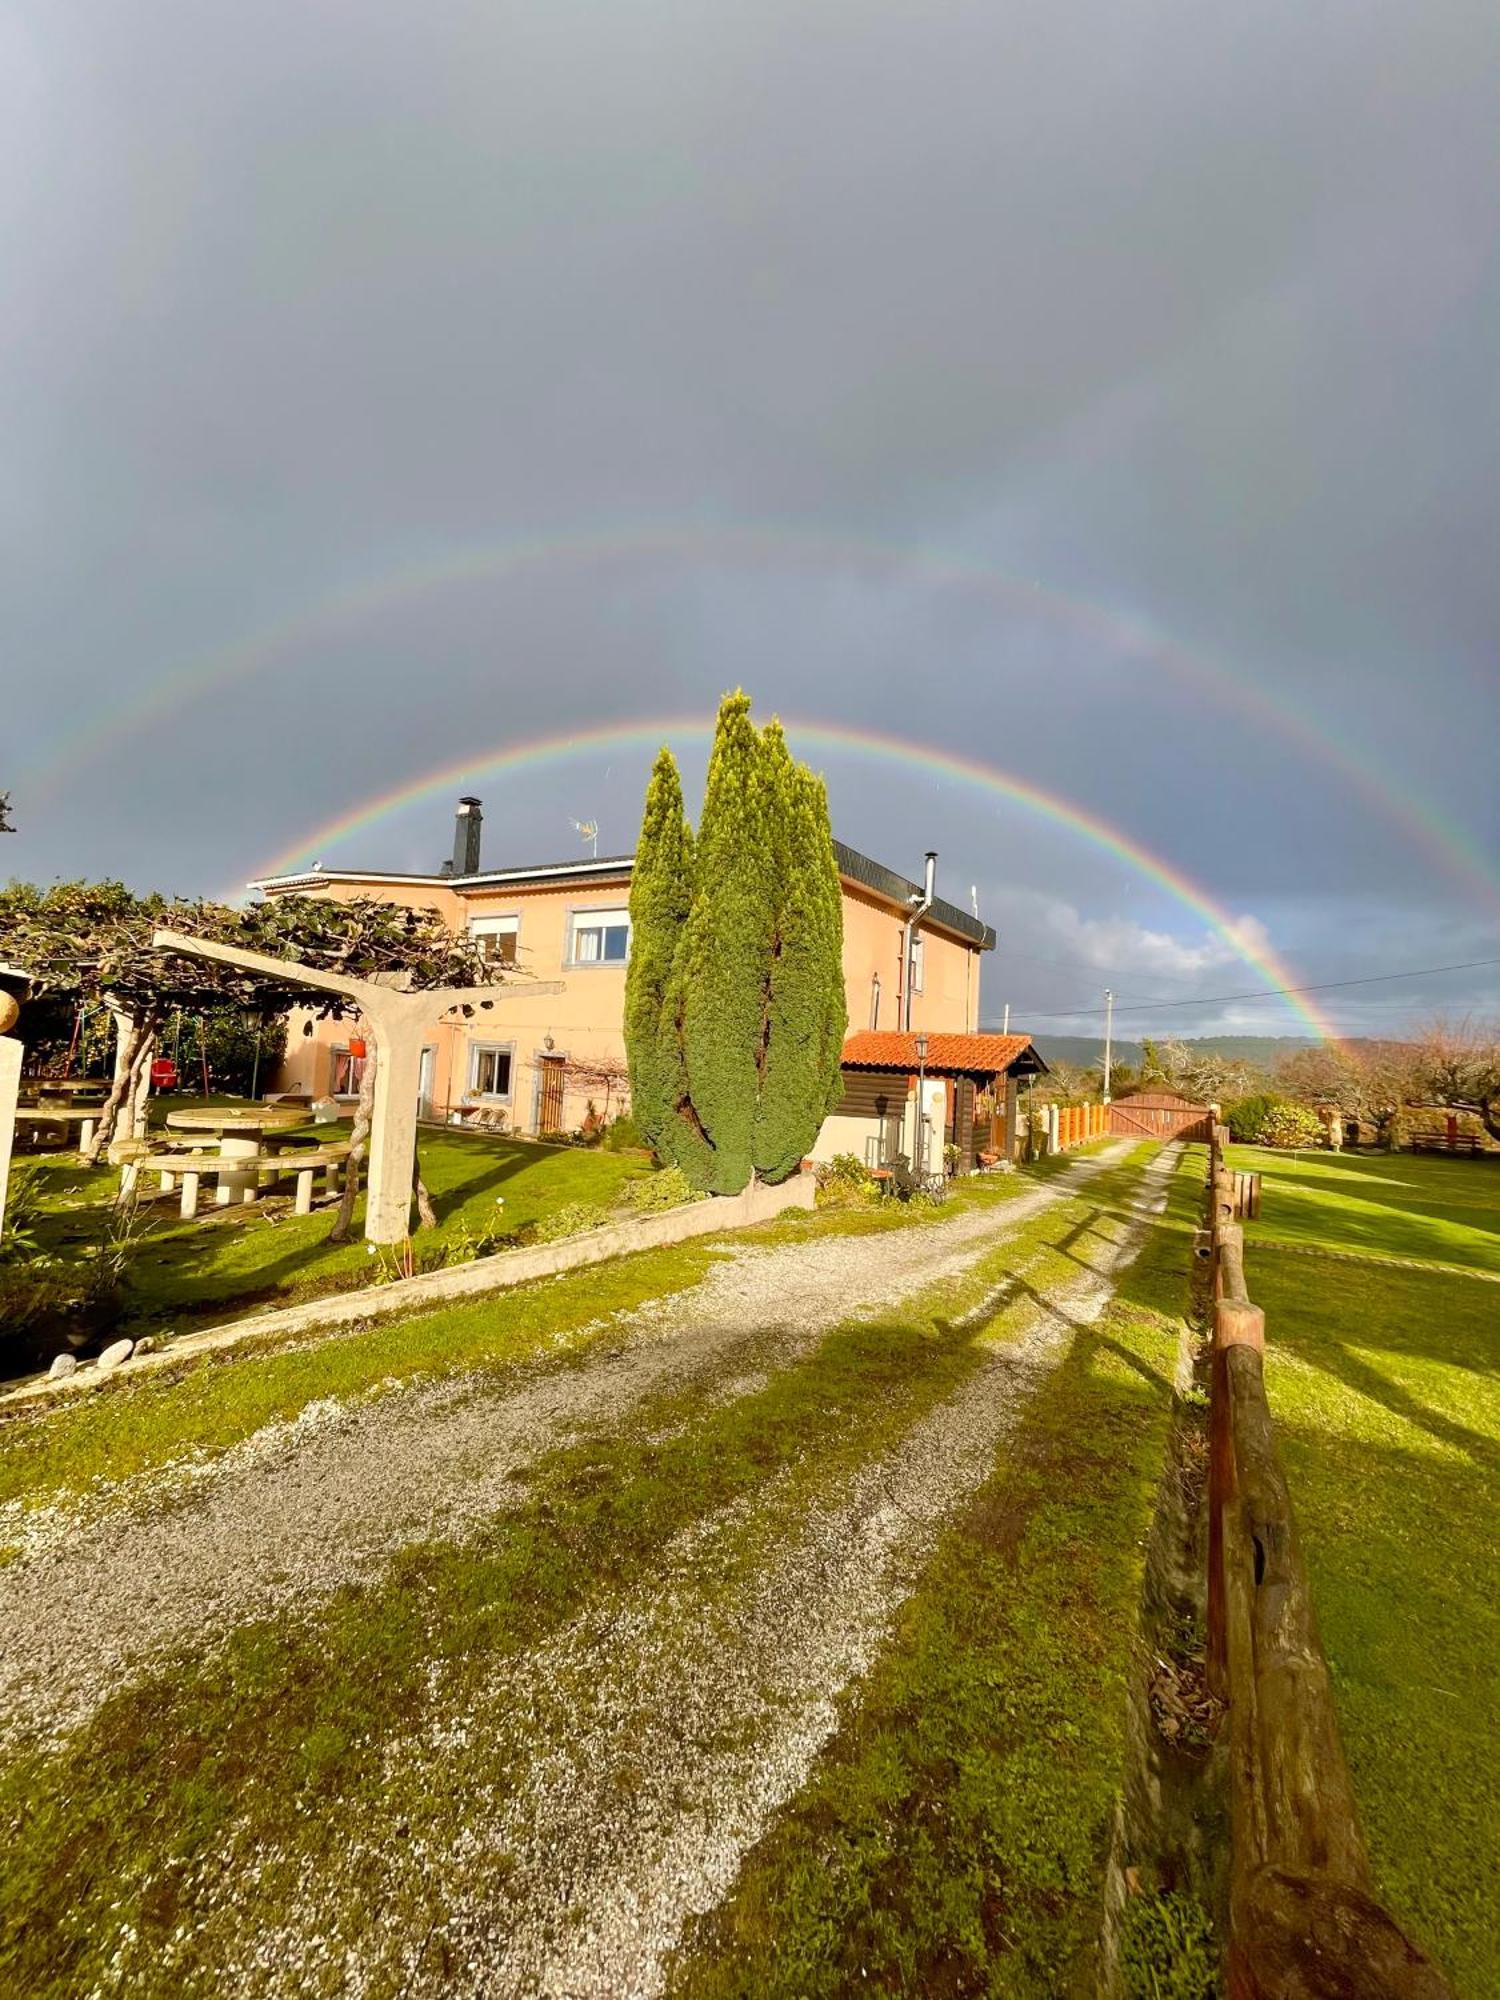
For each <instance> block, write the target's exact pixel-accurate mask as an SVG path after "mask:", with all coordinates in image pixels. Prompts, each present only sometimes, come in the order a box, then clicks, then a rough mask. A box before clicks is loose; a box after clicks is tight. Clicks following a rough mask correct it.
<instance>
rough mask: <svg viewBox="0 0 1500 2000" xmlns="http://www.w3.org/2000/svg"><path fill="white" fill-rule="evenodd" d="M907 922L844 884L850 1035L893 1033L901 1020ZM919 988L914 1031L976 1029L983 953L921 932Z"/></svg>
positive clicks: (914, 998) (954, 940) (933, 933)
mask: <svg viewBox="0 0 1500 2000" xmlns="http://www.w3.org/2000/svg"><path fill="white" fill-rule="evenodd" d="M905 931H906V920H905V918H904V917H901V916H898V915H897V914H896V912H895V911H894V910H892V909H891V908H890V906H889V904H886V903H882V902H880V901H879V900H878V898H876V897H874V896H871V895H867V894H866V893H865V892H864V891H863V890H861V889H858V888H854V887H851V886H850V885H849V884H848V883H845V885H844V993H845V997H846V999H847V1001H848V1005H849V1032H850V1034H855V1033H856V1032H857V1031H858V1030H859V1029H861V1028H874V1027H879V1028H888V1029H896V1028H900V1027H901V1026H902V1019H901V995H902V990H903V988H902V979H901V946H902V941H903V938H904V936H905ZM921 936H922V938H923V966H922V990H921V992H920V993H914V994H913V996H912V1010H911V1025H912V1029H913V1031H915V1030H917V1029H918V1028H926V1029H928V1030H930V1031H933V1032H936V1031H937V1030H939V1029H946V1030H947V1032H948V1033H950V1034H954V1033H964V1032H967V1031H969V1030H971V1029H974V1028H977V1027H978V1025H979V967H980V963H981V954H980V953H979V952H977V951H974V950H972V949H971V948H970V947H969V946H968V945H966V944H963V943H962V942H960V940H959V939H957V938H953V937H949V936H947V935H946V934H945V933H943V932H941V931H925V932H922V933H921ZM877 973H878V974H879V975H880V1019H879V1020H878V1021H876V1020H874V1019H873V1018H872V1010H871V1002H872V999H873V994H874V977H875V975H876V974H877Z"/></svg>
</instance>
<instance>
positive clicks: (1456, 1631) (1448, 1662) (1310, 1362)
mask: <svg viewBox="0 0 1500 2000" xmlns="http://www.w3.org/2000/svg"><path fill="white" fill-rule="evenodd" d="M1230 1157H1231V1162H1232V1164H1234V1165H1236V1166H1254V1167H1257V1168H1259V1169H1260V1170H1261V1171H1262V1172H1263V1173H1264V1174H1265V1181H1264V1205H1263V1212H1262V1217H1261V1220H1260V1222H1259V1223H1258V1224H1251V1225H1250V1227H1249V1229H1248V1231H1247V1244H1246V1271H1247V1276H1248V1280H1249V1285H1250V1292H1251V1296H1252V1297H1253V1298H1254V1299H1255V1300H1256V1302H1257V1304H1259V1305H1261V1306H1262V1307H1264V1309H1265V1313H1266V1348H1267V1357H1268V1359H1267V1381H1268V1387H1269V1391H1270V1396H1271V1402H1272V1407H1273V1409H1274V1411H1275V1414H1276V1420H1277V1425H1278V1429H1279V1432H1280V1437H1281V1444H1282V1451H1283V1455H1284V1459H1285V1464H1286V1470H1287V1477H1288V1479H1289V1481H1290V1483H1291V1489H1292V1498H1293V1503H1294V1505H1295V1507H1296V1511H1297V1519H1298V1524H1299V1529H1300V1534H1301V1540H1302V1546H1303V1551H1304V1554H1305V1557H1306V1560H1307V1564H1308V1568H1309V1571H1310V1573H1311V1577H1312V1583H1313V1593H1314V1599H1315V1603H1316V1607H1317V1612H1318V1618H1319V1623H1320V1625H1321V1629H1322V1635H1323V1642H1324V1647H1325V1649H1326V1651H1327V1654H1328V1658H1329V1662H1330V1665H1331V1667H1332V1670H1333V1675H1334V1681H1335V1686H1336V1689H1337V1698H1338V1704H1339V1715H1340V1721H1341V1723H1342V1727H1343V1732H1344V1739H1345V1745H1346V1748H1347V1751H1348V1755H1349V1760H1350V1764H1351V1767H1352V1769H1353V1773H1354V1778H1355V1784H1356V1787H1357V1790H1358V1793H1359V1798H1360V1803H1361V1807H1362V1810H1363V1813H1364V1817H1365V1825H1366V1831H1367V1833H1368V1836H1369V1842H1370V1850H1371V1857H1372V1860H1373V1863H1374V1867H1375V1872H1376V1879H1377V1882H1378V1884H1379V1887H1380V1890H1381V1892H1382V1894H1383V1895H1384V1896H1385V1897H1386V1898H1387V1899H1388V1900H1389V1902H1390V1905H1391V1907H1392V1908H1393V1910H1394V1911H1395V1913H1396V1915H1397V1916H1398V1917H1399V1918H1400V1920H1401V1921H1402V1922H1403V1923H1405V1924H1406V1925H1407V1926H1408V1927H1409V1928H1410V1930H1411V1931H1412V1933H1413V1935H1414V1936H1415V1937H1416V1938H1417V1939H1418V1940H1419V1941H1420V1942H1421V1943H1422V1944H1423V1945H1425V1946H1426V1947H1427V1948H1428V1949H1429V1950H1430V1951H1431V1952H1432V1953H1433V1954H1434V1955H1435V1956H1436V1957H1437V1958H1438V1960H1439V1961H1440V1962H1441V1963H1442V1964H1443V1965H1444V1967H1445V1969H1446V1970H1447V1971H1448V1973H1449V1974H1450V1976H1451V1977H1452V1978H1453V1979H1454V1981H1455V1982H1456V1984H1457V1986H1458V1988H1459V1990H1460V1992H1461V1993H1463V1994H1466V1995H1469V1996H1471V2000H1481V1996H1488V1995H1490V1994H1494V1993H1497V1992H1500V1932H1497V1930H1496V1928H1495V1924H1494V1905H1495V1894H1496V1886H1497V1885H1496V1880H1495V1874H1494V1857H1495V1855H1496V1854H1497V1853H1500V1597H1497V1591H1496V1581H1495V1579H1496V1558H1497V1552H1500V1485H1497V1474H1500V1291H1497V1288H1496V1287H1495V1285H1494V1284H1493V1283H1490V1282H1487V1281H1486V1280H1485V1279H1484V1277H1483V1276H1482V1275H1481V1274H1483V1273H1487V1272H1492V1271H1494V1270H1496V1269H1497V1268H1500V1171H1497V1168H1496V1166H1495V1165H1494V1163H1492V1162H1490V1161H1487V1160H1477V1161H1467V1160H1442V1159H1431V1158H1426V1157H1421V1158H1416V1159H1412V1158H1407V1157H1404V1156H1396V1157H1394V1158H1389V1159H1386V1158H1381V1159H1350V1158H1347V1157H1346V1158H1343V1159H1338V1158H1330V1157H1328V1156H1326V1155H1325V1156H1322V1157H1318V1156H1309V1157H1307V1158H1304V1159H1303V1160H1302V1161H1301V1162H1300V1163H1293V1162H1291V1161H1286V1160H1279V1159H1276V1158H1275V1157H1274V1156H1270V1155H1267V1154H1265V1153H1263V1152H1261V1151H1259V1150H1258V1149H1251V1148H1235V1149H1233V1150H1232V1152H1231V1155H1230ZM1202 1171H1203V1156H1202V1153H1201V1150H1198V1149H1195V1152H1194V1156H1193V1157H1192V1159H1191V1160H1190V1162H1189V1163H1187V1164H1185V1166H1184V1169H1183V1172H1184V1174H1185V1175H1191V1176H1195V1177H1198V1178H1201V1175H1202ZM1278 1242H1286V1243H1289V1244H1309V1243H1317V1242H1321V1243H1322V1244H1323V1245H1324V1246H1326V1247H1328V1248H1330V1249H1335V1250H1342V1251H1357V1252H1360V1253H1363V1254H1364V1255H1366V1256H1374V1255H1382V1256H1396V1255H1399V1256H1404V1257H1409V1256H1416V1257H1424V1258H1430V1259H1433V1260H1437V1261H1441V1262H1444V1263H1447V1264H1450V1265H1455V1266H1466V1267H1469V1269H1471V1270H1472V1272H1473V1273H1474V1274H1475V1275H1472V1276H1465V1275H1463V1274H1462V1272H1461V1271H1456V1270H1455V1271H1441V1270H1431V1271H1422V1270H1409V1269H1401V1268H1398V1267H1392V1266H1387V1267H1385V1268H1382V1267H1381V1266H1380V1265H1378V1264H1376V1263H1373V1262H1371V1263H1349V1262H1346V1261H1343V1260H1342V1259H1338V1260H1335V1259H1333V1258H1327V1259H1319V1258H1318V1257H1316V1256H1315V1255H1304V1254H1288V1253H1287V1252H1286V1251H1279V1250H1278V1248H1277V1247H1276V1246H1277V1244H1278Z"/></svg>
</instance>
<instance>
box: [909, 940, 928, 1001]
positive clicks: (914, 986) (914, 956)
mask: <svg viewBox="0 0 1500 2000" xmlns="http://www.w3.org/2000/svg"><path fill="white" fill-rule="evenodd" d="M924 944H925V940H924V939H923V938H921V937H914V938H913V939H912V941H911V990H912V992H913V993H920V992H921V991H922V969H923V968H922V961H923V959H924V958H925V957H926V952H925V950H924Z"/></svg>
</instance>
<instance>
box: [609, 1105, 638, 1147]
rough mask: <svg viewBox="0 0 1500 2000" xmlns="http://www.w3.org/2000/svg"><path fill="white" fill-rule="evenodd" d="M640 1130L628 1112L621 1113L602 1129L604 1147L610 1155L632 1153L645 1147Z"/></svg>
mask: <svg viewBox="0 0 1500 2000" xmlns="http://www.w3.org/2000/svg"><path fill="white" fill-rule="evenodd" d="M645 1143H646V1142H645V1140H644V1139H643V1138H642V1136H641V1128H640V1126H639V1125H637V1124H636V1122H635V1120H634V1118H632V1117H631V1115H630V1113H629V1112H628V1111H622V1112H621V1113H620V1115H619V1117H618V1118H613V1119H611V1120H610V1122H609V1124H608V1125H606V1126H605V1128H604V1146H605V1150H606V1151H607V1152H610V1153H628V1152H633V1151H635V1150H636V1149H637V1148H639V1147H643V1146H644V1145H645Z"/></svg>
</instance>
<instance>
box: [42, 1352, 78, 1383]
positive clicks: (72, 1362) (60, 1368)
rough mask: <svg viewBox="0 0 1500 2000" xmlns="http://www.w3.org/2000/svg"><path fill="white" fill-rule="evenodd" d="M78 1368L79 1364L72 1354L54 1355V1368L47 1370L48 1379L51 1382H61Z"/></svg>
mask: <svg viewBox="0 0 1500 2000" xmlns="http://www.w3.org/2000/svg"><path fill="white" fill-rule="evenodd" d="M77 1366H78V1362H77V1360H76V1358H75V1357H74V1356H73V1355H71V1354H57V1355H54V1356H53V1358H52V1366H51V1367H50V1368H49V1369H48V1370H47V1379H48V1380H49V1381H51V1382H60V1381H61V1380H62V1378H63V1377H64V1375H71V1374H72V1373H73V1370H74V1369H75V1368H76V1367H77Z"/></svg>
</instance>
